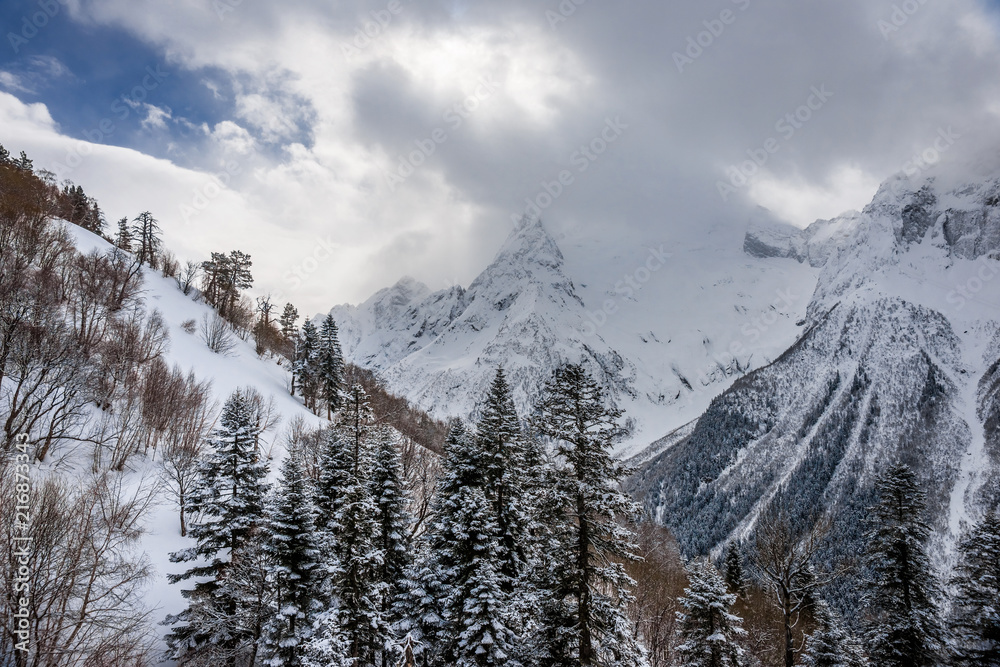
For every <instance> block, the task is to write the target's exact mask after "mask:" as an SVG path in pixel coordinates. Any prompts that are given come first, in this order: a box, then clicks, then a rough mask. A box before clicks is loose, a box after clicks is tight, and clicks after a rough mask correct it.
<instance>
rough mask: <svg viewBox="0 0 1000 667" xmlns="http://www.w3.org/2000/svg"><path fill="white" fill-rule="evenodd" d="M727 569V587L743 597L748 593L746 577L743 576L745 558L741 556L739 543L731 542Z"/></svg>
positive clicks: (727, 552)
mask: <svg viewBox="0 0 1000 667" xmlns="http://www.w3.org/2000/svg"><path fill="white" fill-rule="evenodd" d="M723 567H724V568H725V578H726V585H728V586H729V590H730V591H732V592H733V593H736V595H737V596H741V595H743V594H744V593H746V577H745V575H744V574H743V557H742V556H741V555H740V548H739V543H738V542H730V543H729V548H727V549H726V558H725V561H724V563H723Z"/></svg>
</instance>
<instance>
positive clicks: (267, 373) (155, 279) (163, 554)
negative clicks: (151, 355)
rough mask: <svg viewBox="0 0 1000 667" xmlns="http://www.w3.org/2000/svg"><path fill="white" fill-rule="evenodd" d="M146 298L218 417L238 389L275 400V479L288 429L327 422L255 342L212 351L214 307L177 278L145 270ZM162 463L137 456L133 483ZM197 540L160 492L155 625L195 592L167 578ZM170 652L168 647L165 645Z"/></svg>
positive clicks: (152, 535) (174, 360)
mask: <svg viewBox="0 0 1000 667" xmlns="http://www.w3.org/2000/svg"><path fill="white" fill-rule="evenodd" d="M67 227H68V228H69V230H70V232H71V233H72V234H73V236H74V237H75V239H76V246H77V249H78V250H80V251H81V252H83V253H87V252H90V251H91V250H94V249H97V250H101V251H104V250H108V249H110V248H111V245H110V244H109V243H108V242H107V241H105V240H104V239H102V238H100V237H99V236H97V235H95V234H92V233H90V232H88V231H87V230H85V229H83V228H81V227H77V226H76V225H69V224H68V225H67ZM143 278H144V281H143V296H144V299H145V307H146V310H147V312H151V311H152V310H154V309H155V310H158V311H159V312H160V314H161V315H162V316H163V319H164V322H165V323H166V325H167V326H168V328H169V331H170V340H169V343H168V347H167V350H166V352H165V353H164V355H163V356H164V361H166V363H167V365H169V366H174V365H175V364H176V365H178V366H180V367H181V368H182V369H183V370H184V371H185V373H186V372H188V371H194V373H195V375H196V376H197V377H198V379H199V380H202V381H203V380H210V381H211V382H212V394H213V396H214V400H215V402H216V403H217V405H216V413H217V412H218V410H219V409H221V407H222V404H223V403H224V402H225V400H226V399H227V398H228V397H229V395H230V394H232V393H233V392H234V391H236V390H237V389H240V388H242V387H253V388H254V389H256V390H257V391H258V392H259V393H260V394H261V395H262V396H263V397H264V399H265V400H268V399H273V401H274V407H275V413H276V415H277V416H278V417H279V419H280V421H279V422H278V423H277V424H276V426H275V427H274V428H273V429H272V430H271V431H270V432H268V433H266V434H264V440H265V442H266V443H268V444H269V445H270V448H269V451H267V452H266V453H267V454H269V455H270V457H271V458H272V462H271V472H272V477H274V476H276V474H277V470H278V466H279V464H280V460H281V458H282V456H283V455H284V449H283V446H282V437H281V436H282V433H283V432H284V429H285V427H287V426H288V424H289V423H290V422H291V421H292V420H293V419H294V418H295V417H299V416H301V417H302V418H303V419H305V420H306V421H307V423H311V424H315V425H319V424H320V423H321V422H322V421H324V420H320V419H319V418H318V417H316V416H315V415H313V414H312V413H311V412H310V411H308V410H306V409H305V407H303V405H302V404H301V403H299V402H298V400H297V399H296V398H294V397H292V396H291V395H289V393H288V386H289V374H288V371H287V370H286V369H285V368H283V367H282V366H281V365H280V364H278V363H277V362H276V361H274V360H273V359H261V358H259V357H258V356H257V354H256V352H255V351H254V347H253V342H252V341H242V340H239V339H238V338H237V339H236V343H237V344H236V346H235V348H234V349H233V351H232V353H231V354H230V355H229V356H225V357H223V356H220V355H218V354H216V353H214V352H212V351H211V350H210V349H209V348H208V346H207V345H205V342H204V341H203V340H202V339H201V335H200V325H201V321H202V318H203V317H205V316H208V317H211V316H212V313H213V312H214V311H213V310H212V308H211V307H209V306H207V305H205V304H203V303H197V302H195V301H193V300H192V299H191V297H189V296H185V295H184V293H183V292H181V291H180V290H179V289H178V288H177V284H176V282H175V281H174V280H173V279H172V278H164V277H163V276H162V274H160V273H159V272H158V271H154V270H152V269H149V268H144V269H143ZM188 320H194V321H195V322H196V323H198V326H199V329H198V330H196V331H195V333H193V334H190V333H187V332H186V331H184V329H183V328H181V325H182V324H183V323H184V322H186V321H188ZM158 465H159V464H158V460H157V456H156V454H155V453H154V454H153V458H152V459H146V458H143V457H142V456H141V455H137V456H134V457H133V458H132V459H130V461H129V466H130V468H131V470H130V472H129V473H128V474H129V475H130V481H131V482H133V483H136V484H138V483H148V482H149V480H151V479H157V475H158V474H159V472H158ZM193 544H194V542H193V541H191V540H190V539H188V538H182V537H181V536H180V524H179V518H178V513H177V507H176V505H175V504H174V503H173V501H172V500H171V499H169V498H168V497H166V496H165V495H164V494H160V502H159V503H158V504H157V505H156V506H155V507H154V508H153V510H152V511H151V513H150V514H149V516H148V517H147V532H146V534H145V535H144V536H143V538H142V543H141V548H142V549H143V550H144V551H145V552H146V554H147V556H148V557H149V560H150V563H151V565H152V567H153V569H154V577H153V582H152V584H151V586H150V589H149V592H148V594H147V595H146V602H147V604H148V605H149V606H150V607H155V609H156V611H155V612H154V614H153V617H152V619H153V621H154V622H156V623H159V621H160V620H162V619H163V617H165V616H166V615H167V614H175V613H177V612H179V611H181V610H182V609H184V607H185V601H184V598H183V597H181V590H183V589H185V588H189V587H190V586H191V582H182V583H181V584H174V585H171V584H169V583H168V582H167V580H166V575H167V574H168V573H179V572H183V571H184V570H185V569H187V568H188V567H189V566H190V564H188V563H171V562H170V560H169V554H170V553H171V552H173V551H178V550H180V549H182V548H185V547H189V546H193ZM156 627H157V631H158V633H159V634H160V636H163V635H164V634H166V632H167V631H168V628H166V627H164V626H160V625H157V626H156ZM164 648H165V646H164Z"/></svg>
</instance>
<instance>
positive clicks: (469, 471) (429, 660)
mask: <svg viewBox="0 0 1000 667" xmlns="http://www.w3.org/2000/svg"><path fill="white" fill-rule="evenodd" d="M441 465H442V471H441V476H440V478H439V479H438V484H437V489H436V491H435V494H434V498H433V500H432V503H431V508H430V517H431V518H430V522H429V525H428V528H427V531H426V532H425V533H424V535H423V537H422V539H421V540H420V542H419V543H418V549H419V550H418V554H417V557H416V558H415V559H414V562H413V564H412V565H411V566H410V569H409V571H408V572H407V576H406V579H405V580H404V581H403V591H402V594H401V596H400V599H399V601H398V603H397V604H396V611H395V614H394V616H395V618H396V619H398V620H397V622H396V631H397V632H396V634H397V635H398V636H400V637H404V636H409V637H411V638H412V640H413V643H412V646H413V652H414V655H415V657H416V659H417V660H418V664H420V665H424V666H430V665H435V666H436V665H447V664H451V661H452V660H453V658H452V656H451V655H450V648H451V646H450V642H449V641H448V630H449V626H448V617H449V610H448V609H447V602H448V600H451V599H453V598H454V590H455V589H454V581H455V579H456V577H457V568H456V561H455V557H454V552H453V547H454V545H455V544H456V543H457V541H458V539H459V534H460V531H459V528H458V524H457V523H456V522H455V520H454V517H455V515H456V513H457V512H458V510H459V506H458V504H457V498H458V495H459V493H460V492H461V490H462V489H463V488H471V487H475V486H479V484H480V481H481V474H480V470H479V468H478V457H476V456H475V454H474V446H473V442H472V437H471V436H470V435H469V433H468V432H467V431H466V429H465V425H464V424H463V423H462V422H461V420H455V421H454V422H452V424H451V428H450V429H449V431H448V436H447V438H446V439H445V444H444V460H443V461H442V464H441Z"/></svg>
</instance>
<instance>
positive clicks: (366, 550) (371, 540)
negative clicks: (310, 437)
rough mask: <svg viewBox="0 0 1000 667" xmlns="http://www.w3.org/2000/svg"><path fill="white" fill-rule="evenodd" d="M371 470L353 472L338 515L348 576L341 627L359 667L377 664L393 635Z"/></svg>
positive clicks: (341, 587) (341, 586)
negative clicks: (370, 485) (381, 571)
mask: <svg viewBox="0 0 1000 667" xmlns="http://www.w3.org/2000/svg"><path fill="white" fill-rule="evenodd" d="M365 471H366V468H365V467H359V468H356V469H355V470H353V471H351V477H350V479H349V481H348V485H347V487H346V488H345V489H343V504H342V506H341V508H340V510H339V512H338V513H337V515H336V517H335V519H334V520H335V521H336V525H337V527H338V531H339V532H338V535H337V542H336V545H337V547H338V553H337V556H338V559H339V562H340V567H341V569H342V572H341V573H340V576H339V578H338V580H337V584H336V588H335V591H336V595H337V597H338V599H339V600H340V614H339V618H340V626H341V628H342V629H343V632H344V635H345V637H346V639H347V641H348V643H349V646H350V652H349V655H350V657H352V658H354V659H355V660H357V661H358V664H364V665H368V664H372V663H373V662H374V660H375V656H376V655H377V654H378V653H379V652H380V651H381V650H382V649H383V647H384V646H385V644H386V641H387V640H388V638H389V636H390V628H389V626H388V623H387V622H386V619H385V616H384V614H383V612H382V598H381V594H382V590H381V587H380V586H379V584H378V581H377V573H378V570H379V566H380V565H381V563H382V557H383V554H382V552H381V550H380V549H379V547H378V544H377V535H378V524H377V521H376V515H377V508H376V506H375V501H374V499H373V498H372V496H371V493H370V492H369V489H368V486H367V480H366V479H365V478H364V476H363V475H364V473H365Z"/></svg>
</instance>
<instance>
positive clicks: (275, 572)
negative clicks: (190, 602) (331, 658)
mask: <svg viewBox="0 0 1000 667" xmlns="http://www.w3.org/2000/svg"><path fill="white" fill-rule="evenodd" d="M309 496H310V489H309V487H308V482H307V480H306V478H305V476H304V475H303V473H302V470H301V468H300V466H299V463H298V461H297V459H296V457H295V456H294V455H290V456H288V457H286V458H285V461H284V463H283V464H282V467H281V480H280V483H279V485H278V488H277V490H276V492H275V494H274V496H273V498H272V499H271V502H270V506H269V508H268V513H267V521H266V523H265V526H264V535H265V542H264V551H265V553H266V554H267V556H268V558H269V563H268V575H269V584H270V585H271V586H272V587H273V588H274V594H275V610H274V615H273V617H272V618H271V619H270V620H269V622H268V623H267V624H266V626H265V627H264V634H263V640H264V641H263V644H264V657H265V658H266V660H267V663H268V664H269V665H273V666H279V665H281V666H297V665H302V664H303V655H304V646H305V644H306V643H307V642H308V641H309V639H310V637H311V636H312V625H313V621H314V620H315V619H316V616H317V614H318V612H319V611H320V608H321V603H320V599H319V598H320V587H319V582H320V574H321V572H320V560H321V554H320V550H319V545H318V543H317V536H316V523H315V517H316V509H315V507H314V506H313V504H312V500H311V499H310V497H309Z"/></svg>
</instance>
